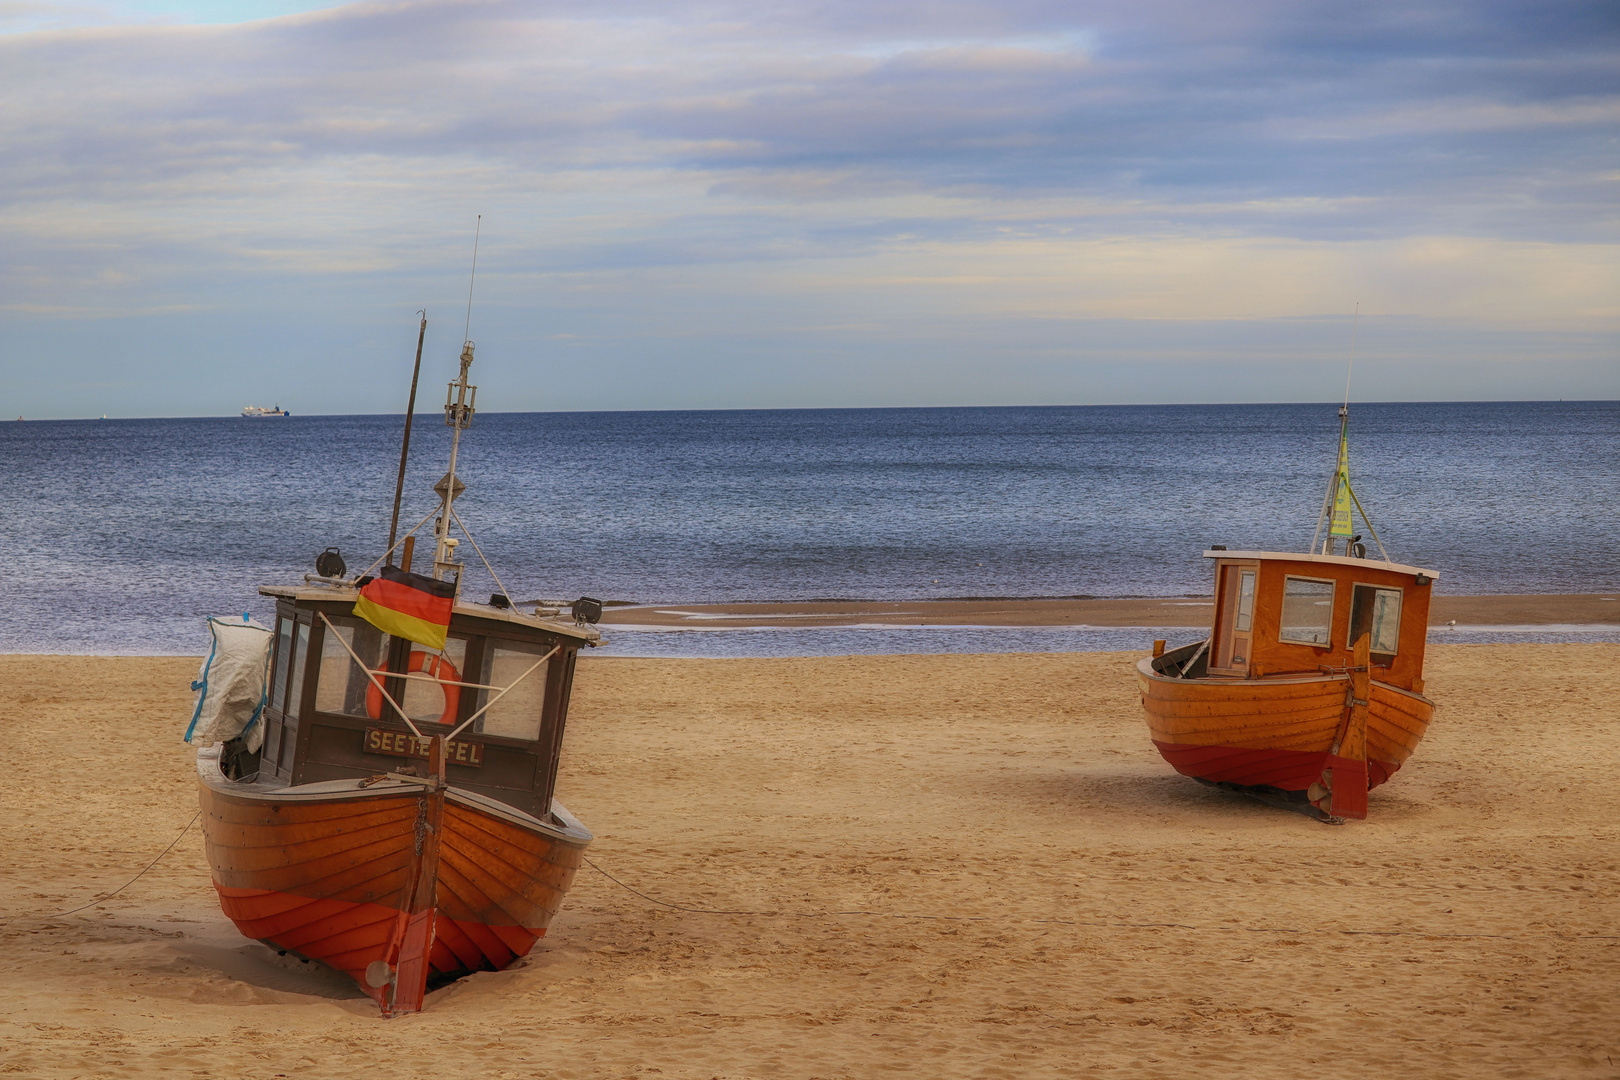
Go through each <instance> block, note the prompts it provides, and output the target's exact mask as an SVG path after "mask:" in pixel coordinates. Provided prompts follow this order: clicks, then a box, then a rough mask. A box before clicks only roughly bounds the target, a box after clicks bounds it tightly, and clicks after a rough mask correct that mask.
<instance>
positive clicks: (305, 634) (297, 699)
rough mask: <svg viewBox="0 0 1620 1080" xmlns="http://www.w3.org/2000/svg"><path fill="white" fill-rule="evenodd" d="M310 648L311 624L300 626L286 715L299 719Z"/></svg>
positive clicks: (294, 653) (296, 640)
mask: <svg viewBox="0 0 1620 1080" xmlns="http://www.w3.org/2000/svg"><path fill="white" fill-rule="evenodd" d="M308 648H309V623H306V622H301V623H299V624H298V629H297V631H296V636H295V638H294V643H293V663H292V683H291V684H290V685H289V686H288V688H287V708H286V715H287V716H289V717H291V718H292V719H294V720H296V719H298V707H299V705H300V704H302V702H303V697H304V654H305V653H306V652H307V651H308Z"/></svg>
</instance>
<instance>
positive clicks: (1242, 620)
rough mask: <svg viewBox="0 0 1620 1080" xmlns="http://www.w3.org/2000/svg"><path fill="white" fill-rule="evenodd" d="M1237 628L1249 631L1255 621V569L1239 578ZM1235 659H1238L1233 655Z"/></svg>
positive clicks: (1245, 572) (1244, 572)
mask: <svg viewBox="0 0 1620 1080" xmlns="http://www.w3.org/2000/svg"><path fill="white" fill-rule="evenodd" d="M1238 581H1239V584H1238V609H1237V627H1236V628H1237V629H1238V630H1242V631H1245V632H1247V631H1248V630H1250V629H1251V628H1252V626H1253V623H1254V571H1253V570H1245V571H1243V576H1242V577H1241V578H1239V579H1238ZM1233 659H1234V660H1235V659H1237V658H1236V657H1233Z"/></svg>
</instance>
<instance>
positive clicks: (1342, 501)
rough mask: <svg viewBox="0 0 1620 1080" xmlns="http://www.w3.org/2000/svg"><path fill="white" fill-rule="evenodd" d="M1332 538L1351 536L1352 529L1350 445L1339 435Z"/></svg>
mask: <svg viewBox="0 0 1620 1080" xmlns="http://www.w3.org/2000/svg"><path fill="white" fill-rule="evenodd" d="M1330 535H1332V536H1349V535H1351V527H1350V443H1349V441H1348V440H1347V438H1346V437H1345V435H1344V433H1342V432H1341V433H1340V434H1339V475H1338V479H1337V480H1335V481H1334V484H1333V529H1332V531H1331V533H1330Z"/></svg>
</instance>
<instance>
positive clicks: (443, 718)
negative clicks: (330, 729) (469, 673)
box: [366, 649, 461, 724]
mask: <svg viewBox="0 0 1620 1080" xmlns="http://www.w3.org/2000/svg"><path fill="white" fill-rule="evenodd" d="M405 670H406V671H408V672H410V673H412V674H415V673H417V672H425V673H426V674H428V675H431V676H433V677H434V678H435V679H446V680H448V681H447V682H443V683H440V685H439V689H441V690H443V691H444V712H442V713H440V714H439V723H441V724H453V723H455V722H456V713H457V712H458V711H459V710H460V708H461V687H460V686H459V685H457V684H459V683H460V682H461V672H459V671H457V670H456V665H454V664H452V663H451V662H450V661H448V660H446V659H445V658H444V657H442V656H436V655H434V654H433V653H430V652H423V651H422V650H421V649H412V650H411V658H410V659H409V660H408V661H406V662H405ZM387 671H388V665H387V664H384V665H383V666H382V667H381V668H379V669H378V672H377V673H378V674H379V675H382V674H386V673H387ZM382 703H383V696H382V691H381V690H380V689H378V687H377V684H376V683H372V684H371V685H370V686H368V687H366V715H367V716H369V717H371V718H372V719H373V720H378V719H381V718H382Z"/></svg>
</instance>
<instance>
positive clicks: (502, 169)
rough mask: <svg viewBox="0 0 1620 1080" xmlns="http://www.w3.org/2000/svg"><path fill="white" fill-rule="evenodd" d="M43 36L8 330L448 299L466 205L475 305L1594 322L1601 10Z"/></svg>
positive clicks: (438, 12) (1068, 10) (1290, 9)
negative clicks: (870, 305) (1379, 315)
mask: <svg viewBox="0 0 1620 1080" xmlns="http://www.w3.org/2000/svg"><path fill="white" fill-rule="evenodd" d="M52 11H59V12H65V13H66V14H62V15H61V16H60V19H59V21H58V24H57V28H54V29H53V28H46V29H35V30H31V31H28V32H14V33H10V34H3V35H0V101H3V102H4V103H5V105H4V107H3V108H0V145H4V146H5V147H6V148H7V152H6V154H4V155H0V251H3V252H4V254H3V255H0V288H3V289H4V290H5V294H6V296H7V297H8V301H7V308H6V310H8V311H10V312H11V313H12V315H13V316H14V317H16V318H30V319H39V318H46V317H48V316H49V315H50V313H52V312H58V313H79V314H99V315H101V316H105V317H119V316H123V315H136V314H140V313H152V312H170V313H176V314H175V317H176V318H179V317H181V315H180V314H178V313H183V312H199V311H230V310H236V311H248V312H258V311H261V310H262V309H263V306H264V305H267V304H270V303H272V302H273V303H276V304H283V303H287V302H289V299H297V298H299V297H301V296H302V295H303V293H304V291H305V290H306V289H307V288H308V287H310V284H311V283H313V282H322V283H324V284H323V285H322V286H321V289H322V291H323V292H324V293H326V294H332V290H334V289H344V290H348V291H349V292H350V294H351V295H353V296H356V297H360V296H363V297H365V298H366V299H365V300H364V302H365V303H367V304H374V303H377V302H379V301H378V300H376V299H375V298H378V297H382V296H387V295H391V294H401V293H405V292H408V291H410V290H412V289H416V290H421V289H422V288H423V285H422V283H423V282H424V281H433V282H438V281H439V279H440V277H441V276H442V277H443V278H444V279H445V280H446V281H448V280H449V278H451V277H453V276H454V275H455V273H459V272H460V268H461V267H462V266H463V265H464V263H465V257H466V252H465V248H466V240H465V236H464V233H465V231H466V226H467V225H468V224H469V223H470V220H471V217H472V215H473V213H474V212H477V211H480V210H481V211H483V212H485V213H487V214H488V215H489V218H488V220H489V221H490V223H491V225H492V230H491V233H490V235H489V238H488V244H489V246H488V248H487V251H488V258H489V263H488V266H489V270H490V273H491V275H492V276H491V279H490V282H489V288H490V290H491V292H490V293H489V294H488V296H489V298H490V301H491V302H499V303H505V302H511V303H514V304H520V303H522V302H523V299H522V297H523V295H524V289H526V288H530V287H534V288H539V287H540V286H539V285H538V284H536V283H540V282H545V283H549V284H550V285H551V286H555V287H557V288H560V289H566V290H584V291H588V292H590V293H591V294H592V295H603V294H607V293H611V294H613V295H615V296H616V297H618V298H619V299H620V301H621V302H628V303H635V304H639V305H642V307H643V308H644V310H646V311H668V310H671V307H670V305H671V304H672V303H675V302H676V301H677V300H678V299H679V298H682V297H690V296H692V295H694V294H696V293H702V292H705V290H721V291H720V293H719V294H718V296H714V297H709V299H712V300H713V301H714V302H715V303H716V304H717V305H718V306H717V309H716V310H717V311H718V312H720V313H722V314H721V315H719V316H717V319H719V321H723V319H724V313H727V312H729V313H730V315H731V317H732V318H733V319H738V320H743V321H750V320H752V319H753V318H754V316H753V315H752V314H750V315H748V316H747V317H746V318H745V317H744V314H743V312H742V311H740V310H733V308H732V307H728V306H727V297H728V296H729V297H730V303H731V304H732V305H733V307H735V308H738V309H741V308H745V307H746V306H747V305H748V304H750V303H753V302H754V298H756V296H757V290H758V289H764V290H765V291H766V292H768V293H770V294H771V295H774V296H786V295H789V294H791V293H792V292H793V291H794V290H797V289H801V288H802V289H807V290H808V291H809V292H810V293H811V294H813V295H816V296H820V297H823V298H825V297H826V296H828V295H829V291H831V292H836V291H837V289H838V288H839V286H838V282H839V281H840V280H842V281H844V282H845V283H846V284H845V287H846V288H848V289H854V290H862V289H876V290H878V291H880V292H881V291H885V290H889V291H891V292H892V291H893V290H900V292H903V293H904V294H905V295H906V296H907V297H908V299H907V300H906V303H907V304H908V305H912V304H914V305H918V306H919V308H918V309H919V310H925V309H927V305H928V303H930V302H932V303H935V304H937V305H943V306H944V307H947V308H949V310H950V311H951V312H952V313H953V314H955V313H959V312H962V311H977V312H981V313H983V314H984V316H985V317H986V318H990V317H995V318H1000V317H1003V316H1007V317H1012V316H1015V315H1018V314H1020V313H1022V314H1025V315H1027V316H1028V317H1031V318H1036V317H1039V318H1046V317H1060V316H1061V317H1064V318H1067V317H1071V316H1076V315H1077V313H1083V314H1084V316H1085V317H1088V318H1106V317H1126V318H1145V319H1166V318H1175V317H1178V315H1177V313H1178V312H1180V313H1182V314H1186V313H1189V312H1199V313H1202V314H1201V315H1200V317H1204V316H1206V315H1207V317H1210V318H1218V317H1222V313H1225V312H1231V311H1241V312H1251V313H1255V316H1256V317H1261V315H1263V316H1264V317H1266V318H1293V317H1300V316H1309V315H1315V314H1321V313H1322V312H1324V311H1326V310H1342V309H1343V308H1344V307H1345V306H1347V303H1348V301H1347V300H1346V299H1345V296H1346V295H1347V293H1348V292H1352V291H1355V290H1357V289H1360V290H1361V293H1360V294H1361V295H1364V296H1373V295H1378V296H1381V297H1383V296H1387V297H1388V301H1389V302H1388V303H1387V304H1385V303H1383V302H1382V301H1380V306H1381V307H1382V308H1383V309H1384V310H1386V311H1396V310H1400V311H1404V312H1408V313H1411V314H1414V315H1421V316H1424V317H1436V318H1459V319H1460V318H1474V317H1480V318H1489V319H1494V320H1496V321H1498V322H1501V321H1503V320H1513V319H1517V320H1523V321H1524V322H1525V324H1526V325H1531V324H1534V325H1538V326H1541V325H1548V324H1551V323H1556V322H1557V321H1558V320H1560V319H1565V318H1568V319H1574V320H1577V321H1580V320H1586V321H1587V322H1589V323H1591V324H1592V325H1594V326H1595V325H1600V324H1601V325H1603V326H1606V327H1610V328H1611V329H1612V323H1613V320H1614V318H1615V314H1614V310H1613V305H1612V304H1607V303H1605V302H1604V301H1603V299H1602V296H1601V295H1600V294H1601V290H1602V289H1604V288H1608V287H1609V283H1611V282H1612V281H1613V280H1614V278H1613V266H1614V260H1613V258H1612V252H1613V250H1614V247H1613V245H1614V244H1615V241H1616V239H1617V237H1616V231H1617V224H1620V222H1617V214H1616V209H1615V208H1616V206H1620V200H1617V198H1616V195H1617V192H1616V187H1617V185H1620V177H1617V171H1616V165H1615V159H1614V153H1613V147H1614V144H1615V138H1616V134H1617V132H1616V128H1617V126H1620V77H1617V72H1620V18H1617V17H1616V16H1615V14H1614V11H1613V7H1612V4H1599V3H1565V4H1535V5H1531V4H1519V3H1502V2H1496V3H1484V4H1477V3H1460V2H1457V3H1452V2H1432V0H1431V2H1420V3H1414V4H1408V5H1382V4H1350V5H1346V4H1343V3H1336V4H1328V3H1298V2H1282V0H1275V2H1271V0H1248V2H1243V3H1235V4H1229V5H1208V4H1203V3H1191V2H1145V3H1143V2H1138V3H1124V2H1111V3H1093V4H1087V5H1075V4H1071V3H1056V2H1017V0H1013V2H1007V3H994V4H992V3H985V2H975V3H968V2H949V0H940V2H926V3H919V4H906V5H871V4H869V3H861V4H856V3H823V4H814V5H806V4H802V3H795V4H775V5H772V4H758V3H755V4H742V3H733V2H725V0H722V2H717V3H708V4H705V5H701V6H691V7H671V6H669V5H667V4H652V3H637V2H613V0H607V2H603V3H593V4H589V5H585V4H578V3H564V2H551V3H516V2H507V0H453V2H448V0H422V2H412V3H363V4H355V5H350V6H348V7H343V8H338V9H333V10H328V11H319V12H309V13H304V14H299V15H292V16H287V17H283V18H275V19H268V20H262V21H258V22H252V23H242V24H234V25H206V26H203V25H161V26H160V25H121V24H117V23H115V22H114V21H113V20H112V19H111V18H110V17H109V18H107V19H105V20H103V21H102V23H101V24H100V25H91V26H84V25H77V24H78V23H82V22H84V21H85V20H87V19H88V20H90V21H92V22H93V21H94V18H93V16H92V15H86V14H85V12H93V9H90V8H74V9H71V10H70V9H68V8H65V7H62V8H56V7H42V5H37V4H35V5H27V4H15V3H14V4H12V5H11V6H9V7H7V8H5V9H0V20H4V19H6V18H10V19H11V20H12V25H26V26H46V27H49V26H50V25H51V24H50V22H49V20H50V19H51V18H53V17H55V16H53V15H52V14H51V13H52ZM70 16H71V17H70ZM0 25H3V23H0ZM1425 253H1428V254H1425ZM1491 260H1496V261H1497V262H1498V263H1499V264H1500V265H1498V266H1496V267H1495V268H1492V266H1491V265H1490V262H1491ZM423 266H431V267H438V268H442V271H443V272H442V274H440V272H439V271H437V270H436V271H433V272H428V271H424V270H422V269H420V268H421V267H423ZM452 268H453V269H452ZM832 268H837V272H836V273H833V272H832ZM436 275H437V276H436ZM503 275H504V280H505V281H506V282H507V284H506V285H502V284H501V281H502V280H503ZM1296 279H1298V280H1297V282H1296ZM520 282H522V283H528V284H524V285H520V284H518V283H520ZM1245 282H1247V283H1249V286H1250V287H1249V288H1248V289H1247V293H1252V294H1256V295H1258V294H1260V293H1264V296H1263V297H1262V298H1261V299H1260V300H1255V301H1251V300H1250V299H1249V298H1248V296H1247V293H1246V291H1245V288H1244V287H1243V286H1244V283H1245ZM1380 282H1382V284H1380ZM1262 283H1263V287H1262ZM438 288H439V285H438V284H434V285H433V286H432V289H434V290H437V289H438ZM503 289H505V290H506V294H504V295H503V293H502V290H503ZM638 290H640V291H638ZM725 290H733V291H731V292H729V293H728V292H726V291H725ZM444 292H445V293H446V294H453V292H454V290H453V289H451V288H449V287H448V286H446V287H445V288H444ZM415 295H417V296H420V295H422V293H421V291H418V292H417V293H416V294H415ZM930 297H931V298H932V300H931V301H930V300H929V298H930ZM1077 297H1084V298H1085V299H1084V300H1083V302H1081V301H1078V300H1077V301H1076V302H1075V303H1072V304H1070V303H1069V301H1068V300H1066V299H1065V298H1071V299H1072V298H1077ZM849 299H850V303H849V305H848V306H849V308H850V309H851V310H853V311H855V312H856V313H857V314H856V315H852V316H850V317H849V318H847V319H846V318H845V317H844V316H842V315H835V316H834V317H831V318H827V319H816V318H810V317H809V316H810V315H811V314H812V313H808V312H804V311H800V310H797V309H795V310H793V312H792V314H791V318H790V317H789V314H787V313H786V309H783V310H784V314H783V315H782V318H783V319H784V320H785V321H784V323H783V326H784V330H783V333H788V332H789V330H788V329H787V328H788V327H789V326H790V325H800V324H801V323H802V322H803V321H804V320H805V319H806V318H807V319H808V322H810V323H814V324H817V325H820V324H828V325H830V324H832V323H839V324H840V325H842V324H845V323H847V324H849V325H856V324H859V325H872V320H874V319H876V320H878V321H879V322H881V320H882V315H881V313H878V312H872V311H870V310H867V309H866V307H865V306H864V305H863V304H861V303H859V302H858V301H859V299H860V298H859V297H858V296H852V297H850V298H849ZM1066 305H1067V306H1066ZM412 306H414V304H413V305H412ZM834 306H837V305H834ZM789 307H792V305H789ZM773 310H774V309H773ZM331 317H333V318H336V317H338V316H336V315H332V316H331ZM602 317H603V318H604V319H606V318H609V317H610V316H608V315H606V314H604V315H603V316H602ZM576 329H577V328H576ZM569 332H570V333H574V332H575V330H570V331H569ZM762 332H763V331H762ZM578 336H579V337H580V338H581V340H587V339H591V338H592V337H593V335H592V334H591V333H583V334H579V335H578ZM596 336H597V337H600V335H596ZM559 340H561V339H559Z"/></svg>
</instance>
